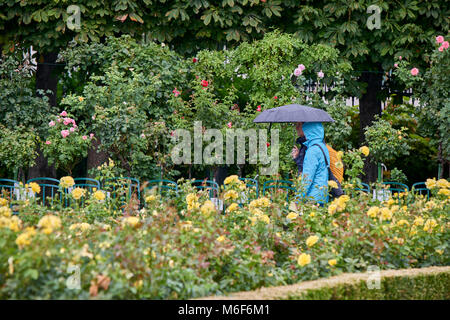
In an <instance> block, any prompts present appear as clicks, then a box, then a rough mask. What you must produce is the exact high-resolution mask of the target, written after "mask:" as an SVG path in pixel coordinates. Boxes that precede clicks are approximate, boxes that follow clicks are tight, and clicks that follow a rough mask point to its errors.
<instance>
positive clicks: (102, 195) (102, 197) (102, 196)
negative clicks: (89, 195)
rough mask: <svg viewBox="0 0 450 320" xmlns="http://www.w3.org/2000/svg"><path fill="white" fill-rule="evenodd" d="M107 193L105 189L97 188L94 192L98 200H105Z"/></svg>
mask: <svg viewBox="0 0 450 320" xmlns="http://www.w3.org/2000/svg"><path fill="white" fill-rule="evenodd" d="M105 198H106V195H105V193H104V192H103V191H100V190H97V191H95V192H94V199H96V200H98V201H103V200H105Z"/></svg>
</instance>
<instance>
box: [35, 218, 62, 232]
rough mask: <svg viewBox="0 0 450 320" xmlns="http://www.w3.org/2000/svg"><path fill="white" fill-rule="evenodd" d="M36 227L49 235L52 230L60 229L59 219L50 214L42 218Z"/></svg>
mask: <svg viewBox="0 0 450 320" xmlns="http://www.w3.org/2000/svg"><path fill="white" fill-rule="evenodd" d="M38 227H39V228H42V232H44V233H45V234H50V233H52V232H53V230H57V229H59V228H61V219H60V218H59V217H57V216H54V215H52V214H49V215H46V216H43V217H42V218H41V219H40V220H39V222H38Z"/></svg>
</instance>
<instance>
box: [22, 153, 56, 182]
mask: <svg viewBox="0 0 450 320" xmlns="http://www.w3.org/2000/svg"><path fill="white" fill-rule="evenodd" d="M37 152H38V156H37V158H36V164H35V165H34V166H33V167H30V168H29V169H28V179H32V178H38V177H48V178H56V169H55V167H54V166H53V165H51V166H50V165H49V164H48V161H47V159H46V158H45V157H44V154H43V153H42V151H41V149H40V148H39V147H38V150H37Z"/></svg>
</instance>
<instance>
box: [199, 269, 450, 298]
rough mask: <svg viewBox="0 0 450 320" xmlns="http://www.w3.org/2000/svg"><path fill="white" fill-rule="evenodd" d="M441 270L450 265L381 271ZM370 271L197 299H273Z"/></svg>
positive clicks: (386, 274)
mask: <svg viewBox="0 0 450 320" xmlns="http://www.w3.org/2000/svg"><path fill="white" fill-rule="evenodd" d="M441 272H450V266H446V267H428V268H418V269H401V270H384V271H381V272H380V275H381V278H386V277H402V276H412V277H414V276H419V275H427V274H434V273H441ZM369 275H370V274H369V273H344V274H341V275H338V276H334V277H331V278H325V279H319V280H313V281H304V282H301V283H297V284H292V285H287V286H279V287H268V288H261V289H257V290H253V291H242V292H236V293H231V294H230V295H228V296H211V297H203V298H199V299H197V300H273V299H280V298H283V297H284V298H286V297H287V296H288V295H289V294H296V295H297V294H298V293H300V292H302V291H305V290H307V289H318V288H322V287H325V286H329V287H333V286H335V285H338V284H343V283H345V284H351V283H356V282H359V281H361V280H363V281H366V280H367V279H368V277H369Z"/></svg>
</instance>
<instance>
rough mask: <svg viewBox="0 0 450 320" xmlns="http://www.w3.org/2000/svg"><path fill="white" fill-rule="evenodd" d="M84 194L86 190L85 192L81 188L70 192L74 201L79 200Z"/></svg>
mask: <svg viewBox="0 0 450 320" xmlns="http://www.w3.org/2000/svg"><path fill="white" fill-rule="evenodd" d="M85 193H86V190H85V189H82V188H75V189H73V190H72V197H73V198H74V199H75V200H80V199H81V197H82V196H84V195H85Z"/></svg>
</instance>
